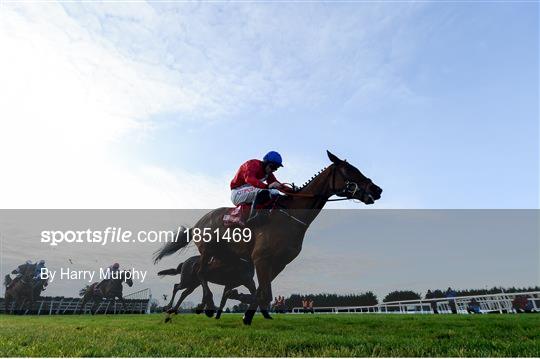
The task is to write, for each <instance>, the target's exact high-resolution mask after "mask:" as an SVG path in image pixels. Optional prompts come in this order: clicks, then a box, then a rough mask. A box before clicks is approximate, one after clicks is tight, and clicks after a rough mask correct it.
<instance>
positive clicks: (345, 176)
mask: <svg viewBox="0 0 540 359" xmlns="http://www.w3.org/2000/svg"><path fill="white" fill-rule="evenodd" d="M326 152H327V153H328V158H329V159H330V161H332V163H333V164H334V168H333V169H332V172H331V178H330V191H331V194H333V195H336V196H338V197H346V198H349V199H357V200H360V201H362V202H363V203H365V204H373V203H375V201H376V200H378V199H379V198H381V194H382V189H381V187H379V186H377V185H376V184H375V183H373V181H372V180H371V179H370V178H367V177H366V176H364V175H363V174H362V172H360V171H359V170H358V168H356V167H354V166H353V165H351V164H350V163H348V162H347V161H344V160H340V159H339V158H337V156H335V155H334V154H332V153H330V151H326Z"/></svg>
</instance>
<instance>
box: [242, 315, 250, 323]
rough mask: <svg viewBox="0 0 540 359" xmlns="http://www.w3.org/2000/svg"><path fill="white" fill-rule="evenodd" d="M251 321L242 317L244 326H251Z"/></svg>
mask: <svg viewBox="0 0 540 359" xmlns="http://www.w3.org/2000/svg"><path fill="white" fill-rule="evenodd" d="M251 320H252V319H251V318H246V316H245V315H244V316H243V317H242V322H244V324H245V325H251Z"/></svg>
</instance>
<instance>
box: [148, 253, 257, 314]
mask: <svg viewBox="0 0 540 359" xmlns="http://www.w3.org/2000/svg"><path fill="white" fill-rule="evenodd" d="M200 258H201V256H193V257H190V258H188V259H187V260H186V261H185V262H183V263H180V264H179V265H178V267H177V268H170V269H165V270H162V271H159V272H158V275H159V276H165V275H177V274H180V283H177V284H175V285H174V289H173V294H172V297H171V301H170V302H169V304H168V305H167V307H168V308H169V309H168V310H167V317H166V318H165V322H169V321H170V320H171V314H176V313H178V309H179V308H180V304H182V302H183V301H184V299H185V298H186V297H187V296H188V295H190V294H191V293H192V292H193V291H194V290H195V289H196V288H198V287H199V286H200V285H201V280H200V279H199V277H198V276H197V273H198V271H199V265H200ZM254 275H255V270H254V268H253V264H252V263H251V262H249V261H247V262H244V261H242V262H241V263H239V264H238V265H237V266H227V265H224V263H223V262H222V261H220V260H218V259H217V258H214V259H213V260H212V261H210V267H209V269H208V276H207V279H208V281H210V282H211V283H215V284H219V285H223V286H225V288H224V289H223V295H222V297H221V303H220V304H219V309H218V311H217V313H216V319H219V318H220V317H221V313H222V312H223V308H224V307H225V303H226V302H227V299H229V298H231V299H237V300H240V301H243V300H246V299H251V301H253V300H254V297H255V281H254V280H253V276H254ZM241 285H243V286H244V287H246V288H247V289H248V290H249V292H250V293H251V298H247V297H246V296H245V295H244V296H242V295H241V294H238V293H237V292H236V293H235V292H232V289H234V288H236V287H239V286H241ZM181 289H184V291H183V292H182V294H181V295H180V298H179V299H178V302H177V303H176V305H175V306H174V308H173V304H174V298H175V296H176V293H177V292H178V291H179V290H181Z"/></svg>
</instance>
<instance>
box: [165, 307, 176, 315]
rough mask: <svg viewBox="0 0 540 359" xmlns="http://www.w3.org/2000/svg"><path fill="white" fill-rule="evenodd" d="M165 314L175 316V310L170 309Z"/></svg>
mask: <svg viewBox="0 0 540 359" xmlns="http://www.w3.org/2000/svg"><path fill="white" fill-rule="evenodd" d="M165 313H167V314H176V310H174V309H173V308H171V309H168V310H167V311H166V312H165Z"/></svg>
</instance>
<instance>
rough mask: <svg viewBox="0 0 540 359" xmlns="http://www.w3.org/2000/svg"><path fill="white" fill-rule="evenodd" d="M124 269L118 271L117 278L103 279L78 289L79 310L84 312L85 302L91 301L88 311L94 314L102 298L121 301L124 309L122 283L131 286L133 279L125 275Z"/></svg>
mask: <svg viewBox="0 0 540 359" xmlns="http://www.w3.org/2000/svg"><path fill="white" fill-rule="evenodd" d="M126 273H129V272H126V271H120V273H119V274H118V278H113V279H104V280H102V281H101V282H100V283H99V284H98V282H95V283H92V284H91V285H87V286H86V287H84V288H82V289H81V290H80V291H79V295H80V296H82V297H83V298H82V301H81V309H80V310H81V312H84V307H85V305H86V303H88V302H90V301H93V302H94V305H93V306H92V308H91V309H90V313H92V314H95V313H96V309H97V307H98V305H99V304H100V303H101V302H102V301H103V299H108V300H111V299H112V300H114V301H115V302H116V298H118V299H119V300H120V303H122V310H124V311H125V310H126V303H125V301H124V298H123V297H122V284H123V283H126V284H127V285H128V286H130V287H131V286H133V280H132V279H131V276H129V277H128V276H126Z"/></svg>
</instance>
